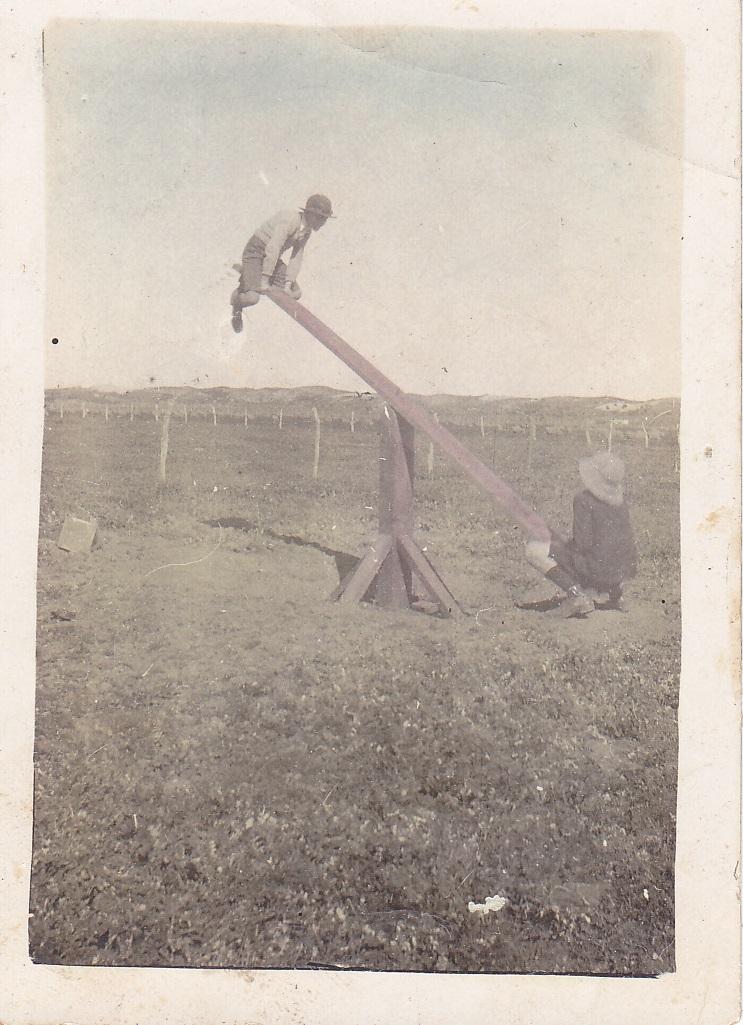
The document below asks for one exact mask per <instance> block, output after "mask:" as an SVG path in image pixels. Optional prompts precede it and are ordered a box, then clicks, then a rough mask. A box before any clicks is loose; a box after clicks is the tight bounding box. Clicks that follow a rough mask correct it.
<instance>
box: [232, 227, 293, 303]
mask: <svg viewBox="0 0 743 1025" xmlns="http://www.w3.org/2000/svg"><path fill="white" fill-rule="evenodd" d="M265 258H266V247H265V246H264V244H263V242H262V241H261V239H259V238H258V237H257V236H256V235H253V236H252V237H251V238H250V239H249V240H248V244H247V245H246V246H245V249H244V250H243V259H242V271H241V272H240V291H241V292H257V291H258V289H259V288H260V285H261V278H262V277H263V261H264V260H265ZM285 282H286V264H285V263H284V261H283V260H279V261H278V263H277V264H276V267H275V269H274V272H273V274H272V275H271V284H272V285H278V286H279V287H283V285H284V283H285Z"/></svg>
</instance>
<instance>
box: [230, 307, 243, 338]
mask: <svg viewBox="0 0 743 1025" xmlns="http://www.w3.org/2000/svg"><path fill="white" fill-rule="evenodd" d="M242 329H243V311H242V310H241V309H240V307H239V306H233V307H232V330H233V331H234V332H235V334H236V335H239V334H240V332H241V331H242Z"/></svg>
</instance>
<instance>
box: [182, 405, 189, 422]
mask: <svg viewBox="0 0 743 1025" xmlns="http://www.w3.org/2000/svg"><path fill="white" fill-rule="evenodd" d="M183 422H184V424H187V423H188V406H187V405H186V404H185V402H184V403H183Z"/></svg>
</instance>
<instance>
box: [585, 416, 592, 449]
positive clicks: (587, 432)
mask: <svg viewBox="0 0 743 1025" xmlns="http://www.w3.org/2000/svg"><path fill="white" fill-rule="evenodd" d="M586 445H588V447H589V448H593V444H592V442H591V432H590V431H589V429H588V420H586Z"/></svg>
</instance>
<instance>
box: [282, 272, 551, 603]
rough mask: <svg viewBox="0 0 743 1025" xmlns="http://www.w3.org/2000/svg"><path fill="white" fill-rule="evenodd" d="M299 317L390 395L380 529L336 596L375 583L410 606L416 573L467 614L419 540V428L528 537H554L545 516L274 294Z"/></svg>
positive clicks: (354, 597) (388, 599)
mask: <svg viewBox="0 0 743 1025" xmlns="http://www.w3.org/2000/svg"><path fill="white" fill-rule="evenodd" d="M266 294H267V295H268V296H269V298H271V299H272V300H273V302H274V303H275V304H276V305H277V306H278V307H280V309H282V310H284V312H285V313H287V314H288V315H289V316H290V317H291V318H292V320H294V321H296V323H297V324H300V325H301V326H302V327H303V328H305V330H307V331H309V333H310V334H311V335H313V336H314V337H315V338H316V339H317V340H318V341H319V342H321V343H322V344H323V345H324V346H325V347H326V349H329V350H330V352H332V353H333V355H334V356H337V357H338V359H340V360H341V361H342V362H343V363H345V364H346V366H347V367H349V368H350V369H351V370H353V372H354V373H355V374H357V375H358V376H359V377H360V378H361V379H362V381H365V382H366V383H367V384H368V385H369V387H370V388H372V389H373V390H374V391H375V392H377V394H378V395H379V396H381V398H383V399H384V400H385V402H386V403H387V406H386V407H385V415H384V417H383V423H382V442H381V452H380V463H379V467H380V472H379V533H378V535H377V537H376V539H375V540H374V543H373V544H372V545H371V546H370V547H369V548H368V550H367V551H366V553H365V554H364V556H363V557H362V559H361V560H360V562H359V563H358V565H357V566H356V567H355V568H354V569H353V570H352V571H351V572H350V573H349V574H348V575H347V576H345V577H344V578H343V580H341V582H340V584H339V585H338V587H337V588H336V589H335V591H334V592H333V594H332V597H333V598H334V599H336V600H338V601H340V602H351V601H361V600H362V599H363V598H364V596H365V595H366V594H367V592H368V591H369V589H370V587H371V586H372V584H374V596H375V600H376V601H377V603H378V604H380V605H386V606H389V607H392V608H410V606H411V604H412V602H413V601H414V598H415V592H414V590H413V577H414V576H415V577H417V578H418V580H419V581H420V582H421V584H422V585H423V587H424V588H425V590H426V592H427V594H428V596H429V597H430V598H431V600H432V601H433V602H435V603H436V604H438V606H439V607H440V609H441V610H442V611H443V612H446V613H450V614H451V613H455V612H459V611H461V609H460V608H459V606H458V604H457V602H456V599H455V598H454V596H453V595H452V593H451V592H450V591H449V589H448V587H447V586H446V584H445V583H444V581H443V580H442V579H441V577H440V576H439V574H438V573H437V572H436V570H435V569H434V567H433V565H432V564H431V562H430V560H429V559H428V557H427V556H426V554H425V552H423V550H422V549H421V548H420V547H419V545H418V544H417V543H416V541H415V539H414V537H413V533H414V525H415V522H414V512H413V481H414V452H415V429H416V428H418V430H420V431H423V432H424V434H426V435H427V436H428V437H429V438H430V439H431V441H433V442H434V443H435V444H436V445H438V447H439V448H440V449H441V450H442V451H443V452H445V453H446V454H447V455H448V456H450V457H451V458H452V459H453V460H454V461H455V462H456V463H458V464H459V466H461V467H462V469H463V470H464V471H465V472H466V473H468V474H469V476H470V477H472V479H473V480H475V481H476V482H477V483H478V484H480V485H481V486H482V487H483V488H485V490H486V491H487V492H488V493H489V494H490V495H492V497H493V498H494V499H495V500H496V501H497V502H498V503H499V504H500V505H501V506H502V507H503V508H504V509H505V510H506V511H507V512H508V513H509V514H510V516H511V517H512V519H514V520H515V521H516V523H518V524H519V526H520V527H521V528H522V529H523V530H524V531H525V532H526V534H528V536H529V537H531V538H535V539H537V540H540V541H549V539H550V536H551V535H550V529H549V527H548V526H547V524H546V523H545V522H544V520H543V519H542V518H541V517H540V516H539V515H537V513H536V512H534V510H533V509H532V508H531V507H530V506H528V505H527V504H526V502H524V500H523V499H522V498H521V497H520V496H519V495H517V494H516V492H515V491H514V490H513V489H512V488H511V487H509V485H508V484H506V482H505V481H504V480H503V479H502V478H501V477H499V476H498V475H497V474H496V473H494V472H493V470H491V468H490V467H489V466H487V465H486V464H485V463H483V462H482V461H481V460H480V459H478V458H477V456H476V455H475V454H474V453H473V452H471V451H470V450H469V449H468V448H467V446H466V445H463V444H462V442H461V441H460V440H459V439H458V438H457V437H455V435H453V434H452V433H451V431H448V430H447V429H446V428H445V427H442V426H441V424H439V423H438V422H437V421H436V420H435V419H434V417H433V416H432V415H431V414H430V413H429V412H428V411H427V410H426V409H424V408H423V406H421V405H419V403H417V402H416V401H415V400H414V399H412V398H411V397H410V396H409V395H406V394H405V392H403V391H402V390H401V389H400V388H398V387H397V385H396V384H393V382H392V381H390V379H389V378H388V377H385V375H384V374H383V373H382V372H381V371H380V370H377V368H376V367H375V366H374V365H373V364H372V363H370V362H369V360H367V359H365V357H364V356H362V355H361V354H360V353H359V352H356V350H355V349H353V348H352V347H351V346H350V345H349V344H348V342H345V341H344V340H343V339H342V338H341V337H340V335H337V334H336V333H335V332H334V331H331V329H330V328H329V327H327V325H325V324H323V322H322V321H321V320H318V318H317V317H316V316H315V315H314V314H313V313H310V311H309V310H308V309H307V308H306V307H304V306H302V304H301V303H299V302H297V301H296V300H295V299H292V298H291V297H290V296H289V295H288V294H287V293H286V292H284V291H283V290H282V289H280V288H275V287H272V288H269V289H268V291H267V293H266Z"/></svg>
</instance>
